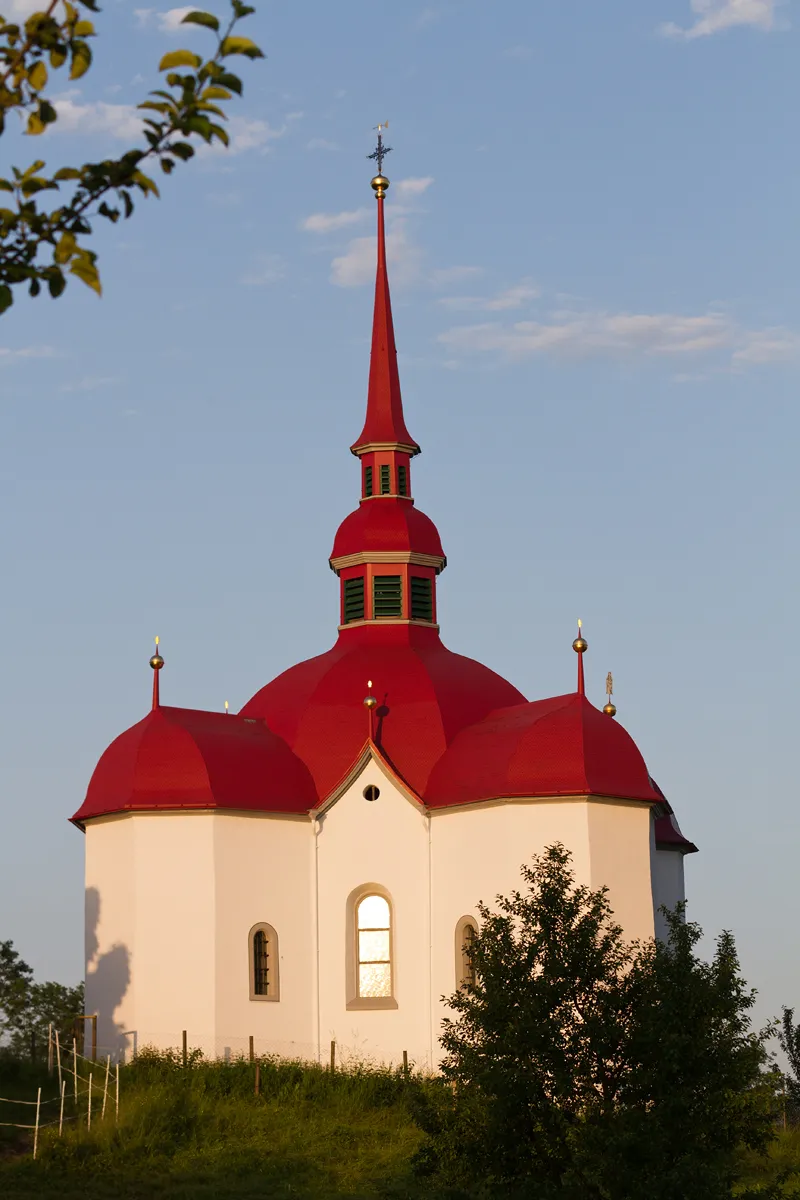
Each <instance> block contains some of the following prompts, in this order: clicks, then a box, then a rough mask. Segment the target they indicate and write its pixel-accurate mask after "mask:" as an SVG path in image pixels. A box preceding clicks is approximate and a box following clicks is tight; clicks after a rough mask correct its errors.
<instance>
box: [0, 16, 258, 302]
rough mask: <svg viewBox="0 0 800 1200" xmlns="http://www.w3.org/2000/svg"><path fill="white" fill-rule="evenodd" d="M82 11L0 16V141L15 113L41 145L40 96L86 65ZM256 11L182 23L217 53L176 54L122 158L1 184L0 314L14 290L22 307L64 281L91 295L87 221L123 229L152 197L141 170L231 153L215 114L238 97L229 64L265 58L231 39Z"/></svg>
mask: <svg viewBox="0 0 800 1200" xmlns="http://www.w3.org/2000/svg"><path fill="white" fill-rule="evenodd" d="M1 3H2V0H0V4H1ZM81 9H83V10H88V11H89V12H92V13H97V12H99V11H100V9H99V7H98V5H97V3H96V0H76V3H75V4H71V3H70V2H69V0H51V3H50V4H49V5H48V6H47V7H46V8H44V9H43V10H42V11H41V12H35V13H33V14H32V15H31V16H30V17H29V18H28V19H27V21H25V23H24V24H14V23H12V22H9V21H7V20H6V19H5V18H4V17H2V16H0V134H2V133H4V132H6V131H7V128H8V118H9V116H11V115H14V114H15V115H16V116H18V117H19V118H20V119H21V121H23V122H24V123H25V133H26V134H27V135H29V136H31V137H38V136H42V135H46V134H47V131H48V130H49V129H50V128H51V127H52V126H53V125H54V124H55V123H56V122H57V121H58V103H57V101H55V102H54V101H52V100H50V99H48V97H47V91H48V88H49V87H50V86H51V80H52V79H53V78H56V77H57V73H58V72H59V71H63V70H66V69H67V68H68V76H69V79H70V80H76V79H80V78H82V77H83V76H84V75H85V74H86V72H87V71H88V70H89V68H90V67H91V65H92V50H91V47H90V44H89V39H90V38H93V37H95V36H96V33H95V28H94V24H93V23H92V22H91V21H90V20H87V19H85V14H84V13H82V12H81ZM254 11H255V9H253V8H252V7H250V6H248V5H246V4H243V3H241V0H231V15H230V18H229V20H228V22H227V24H225V25H222V24H221V22H220V21H219V19H218V18H217V17H216V16H214V15H213V13H208V12H201V11H194V12H189V13H187V14H186V16H185V17H184V18H183V24H185V25H195V26H198V25H199V26H201V27H203V28H204V29H206V30H208V31H209V33H210V34H211V35H213V36H214V38H215V41H216V47H215V50H214V53H213V54H212V56H211V57H210V58H208V59H204V58H203V57H202V56H201V55H199V54H195V53H193V52H192V51H190V50H173V51H172V52H170V53H169V54H165V55H164V57H163V58H162V59H161V62H160V64H159V70H160V71H162V72H164V74H165V85H166V86H165V87H164V88H159V89H156V90H154V91H152V92H150V93H149V98H148V99H147V100H145V101H143V102H142V103H141V104H139V105H138V108H139V109H140V110H141V111H142V113H143V128H142V135H143V145H141V146H138V147H134V148H133V149H131V150H128V151H126V152H125V153H124V154H122V155H121V156H120V157H119V158H108V159H104V160H103V161H101V162H89V163H84V164H83V165H82V166H80V167H74V166H63V167H60V168H59V169H58V170H56V171H55V172H54V173H53V174H48V173H47V171H46V164H45V161H44V160H43V159H37V160H36V161H35V162H33V163H31V165H30V166H28V167H27V168H25V169H19V168H17V167H12V168H11V175H10V177H8V178H2V177H0V192H3V193H7V194H9V196H10V199H9V201H8V204H9V207H0V313H3V312H5V311H6V310H7V309H8V308H10V306H11V305H12V303H13V300H14V289H15V288H18V287H21V286H26V287H27V288H28V292H29V294H30V295H31V296H38V295H39V294H40V293H41V292H42V290H43V288H46V289H47V291H48V292H49V294H50V295H51V296H52V297H54V298H55V297H58V296H60V295H61V294H62V292H63V291H64V289H65V287H66V286H67V279H68V276H69V275H74V276H75V277H76V278H77V279H80V280H81V281H82V282H83V283H85V284H86V285H87V286H88V287H90V288H92V289H93V290H94V291H95V292H97V294H98V295H99V294H100V293H101V285H100V276H99V272H98V268H97V255H96V253H95V252H94V251H93V250H92V249H90V246H89V244H88V241H87V239H89V238H90V237H91V235H92V233H93V222H94V221H95V220H96V219H97V218H98V217H102V218H104V219H105V220H108V221H111V222H112V223H115V222H117V221H118V220H119V219H120V218H121V217H123V218H128V217H130V216H131V215H132V213H133V211H134V198H135V197H137V196H138V197H141V196H144V197H145V198H146V197H148V196H150V195H153V196H158V195H159V189H158V186H157V184H156V183H155V181H154V180H153V178H152V177H151V176H150V175H149V174H146V173H145V172H146V170H150V169H152V167H155V166H156V165H157V166H158V167H159V168H160V170H161V171H162V173H163V174H165V175H170V174H171V173H172V171H173V170H174V168H175V166H176V165H177V164H178V163H180V162H188V161H189V159H191V158H193V157H194V154H195V147H196V144H197V143H198V142H201V143H206V144H207V145H211V144H213V143H214V142H219V143H221V144H222V145H223V146H227V145H228V144H229V138H228V134H227V132H226V130H225V128H224V125H223V124H221V122H224V121H225V120H226V119H227V114H226V111H225V108H224V107H223V106H224V105H225V104H227V103H228V102H229V101H231V100H233V99H234V96H240V95H241V94H242V81H241V79H240V78H239V76H238V75H236V74H234V73H233V72H232V71H231V70H230V68H229V66H228V64H227V61H226V60H228V59H230V58H232V57H234V56H237V55H242V56H244V57H245V58H250V59H255V58H263V57H264V56H263V53H262V51H261V50H260V49H259V47H258V46H257V45H256V44H255V42H253V41H251V40H250V39H249V38H246V37H241V36H240V35H239V34H238V32H237V26H238V24H239V22H240V21H241V20H242V19H243V18H245V17H247V16H249V15H250V14H251V13H253V12H254ZM51 191H56V192H60V193H63V194H64V201H63V203H61V204H59V205H58V206H57V207H54V208H49V207H47V206H43V205H42V198H41V193H43V192H51ZM1 199H2V198H1V197H0V200H1Z"/></svg>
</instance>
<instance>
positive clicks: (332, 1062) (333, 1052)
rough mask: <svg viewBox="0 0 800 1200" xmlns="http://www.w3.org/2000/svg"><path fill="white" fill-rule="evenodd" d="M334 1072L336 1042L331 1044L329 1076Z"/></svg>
mask: <svg viewBox="0 0 800 1200" xmlns="http://www.w3.org/2000/svg"><path fill="white" fill-rule="evenodd" d="M335 1070H336V1042H335V1041H333V1042H331V1075H332V1074H333V1072H334V1071H335Z"/></svg>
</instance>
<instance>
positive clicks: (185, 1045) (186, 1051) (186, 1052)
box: [183, 1029, 189, 1066]
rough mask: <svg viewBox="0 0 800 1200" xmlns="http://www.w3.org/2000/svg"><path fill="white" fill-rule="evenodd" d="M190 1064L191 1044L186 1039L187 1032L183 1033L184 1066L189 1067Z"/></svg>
mask: <svg viewBox="0 0 800 1200" xmlns="http://www.w3.org/2000/svg"><path fill="white" fill-rule="evenodd" d="M188 1063H189V1043H188V1041H187V1038H186V1030H185V1029H184V1031H183V1065H184V1066H188Z"/></svg>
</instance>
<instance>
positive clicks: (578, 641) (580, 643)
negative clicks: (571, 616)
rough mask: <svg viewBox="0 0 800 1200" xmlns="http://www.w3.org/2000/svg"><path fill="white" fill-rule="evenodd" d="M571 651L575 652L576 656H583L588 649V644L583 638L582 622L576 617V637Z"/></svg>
mask: <svg viewBox="0 0 800 1200" xmlns="http://www.w3.org/2000/svg"><path fill="white" fill-rule="evenodd" d="M572 649H573V650H574V651H575V653H576V654H585V653H586V651H587V650H588V649H589V643H588V642H587V641H586V638H585V637H584V636H583V621H582V620H581V619H580V617H578V636H577V637H576V638H575V641H574V642H573V643H572Z"/></svg>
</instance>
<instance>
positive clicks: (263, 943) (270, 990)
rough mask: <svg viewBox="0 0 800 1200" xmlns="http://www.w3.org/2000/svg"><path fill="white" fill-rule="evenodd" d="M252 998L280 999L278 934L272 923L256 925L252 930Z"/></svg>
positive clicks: (250, 948)
mask: <svg viewBox="0 0 800 1200" xmlns="http://www.w3.org/2000/svg"><path fill="white" fill-rule="evenodd" d="M248 940H249V950H250V999H251V1000H278V999H280V987H279V984H280V959H279V956H278V935H277V933H276V932H275V930H274V929H273V927H272V926H271V925H266V924H263V923H262V924H259V925H254V926H253V928H252V929H251V930H250V937H249V939H248Z"/></svg>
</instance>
